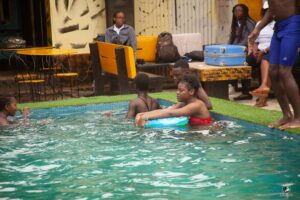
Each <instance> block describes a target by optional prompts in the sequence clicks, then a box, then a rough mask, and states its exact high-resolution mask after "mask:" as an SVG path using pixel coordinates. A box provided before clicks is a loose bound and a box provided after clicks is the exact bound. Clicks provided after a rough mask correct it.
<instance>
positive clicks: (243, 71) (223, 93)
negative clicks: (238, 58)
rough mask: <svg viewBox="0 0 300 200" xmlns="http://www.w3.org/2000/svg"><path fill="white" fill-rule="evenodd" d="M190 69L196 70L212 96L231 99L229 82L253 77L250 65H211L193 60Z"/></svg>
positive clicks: (205, 88) (207, 91)
mask: <svg viewBox="0 0 300 200" xmlns="http://www.w3.org/2000/svg"><path fill="white" fill-rule="evenodd" d="M189 65H190V70H191V71H195V72H196V73H197V74H198V76H199V80H200V82H201V84H202V86H203V88H204V90H205V91H206V93H207V95H208V96H210V97H216V98H221V99H229V94H228V84H229V82H230V81H232V80H241V79H251V70H252V68H251V67H250V66H231V67H230V66H226V67H224V66H222V67H221V66H210V65H206V64H205V63H204V62H192V63H190V64H189Z"/></svg>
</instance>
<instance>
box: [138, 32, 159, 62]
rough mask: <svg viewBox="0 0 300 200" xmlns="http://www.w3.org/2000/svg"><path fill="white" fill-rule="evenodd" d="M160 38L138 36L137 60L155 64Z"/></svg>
mask: <svg viewBox="0 0 300 200" xmlns="http://www.w3.org/2000/svg"><path fill="white" fill-rule="evenodd" d="M157 38H158V36H137V37H136V40H137V50H136V58H137V59H142V60H144V61H145V62H155V56H156V44H157Z"/></svg>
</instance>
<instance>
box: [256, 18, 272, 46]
mask: <svg viewBox="0 0 300 200" xmlns="http://www.w3.org/2000/svg"><path fill="white" fill-rule="evenodd" d="M259 23H260V21H259V22H257V25H258V24H259ZM257 25H256V26H257ZM274 25H275V21H272V22H270V23H269V24H268V25H267V26H265V27H264V28H263V29H262V30H261V31H260V34H259V36H258V38H257V40H256V42H257V43H258V49H259V50H261V51H262V50H264V49H266V48H269V47H270V44H271V40H272V36H273V33H274V30H273V28H274Z"/></svg>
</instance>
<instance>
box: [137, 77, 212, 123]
mask: <svg viewBox="0 0 300 200" xmlns="http://www.w3.org/2000/svg"><path fill="white" fill-rule="evenodd" d="M199 87H200V84H199V81H198V79H197V77H196V76H195V75H185V76H184V77H183V78H182V79H181V80H180V81H179V83H178V87H177V88H178V89H177V92H176V95H177V101H178V103H177V104H175V105H174V106H171V107H169V108H166V109H160V110H154V111H150V112H145V113H139V114H137V116H136V118H135V122H136V125H137V126H139V127H143V126H144V125H145V124H146V121H147V120H149V119H159V118H168V117H181V116H188V117H189V124H190V125H191V126H209V125H211V124H212V118H211V117H210V114H209V111H208V109H207V107H206V106H205V104H204V102H203V101H201V100H200V99H198V98H197V91H198V90H199Z"/></svg>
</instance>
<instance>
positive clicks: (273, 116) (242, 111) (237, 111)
mask: <svg viewBox="0 0 300 200" xmlns="http://www.w3.org/2000/svg"><path fill="white" fill-rule="evenodd" d="M151 96H152V97H154V98H160V99H165V100H168V101H173V102H175V101H176V95H175V92H161V93H153V94H151ZM134 98H136V94H130V95H117V96H97V97H82V98H73V99H66V100H59V101H48V102H38V103H25V104H19V105H18V107H19V108H21V109H22V108H24V107H29V108H32V109H39V108H51V107H64V106H80V105H86V104H98V103H112V102H119V101H129V100H131V99H134ZM210 99H211V101H212V104H213V110H212V111H213V112H215V113H217V114H221V115H224V116H228V117H232V118H236V119H239V120H244V121H248V122H252V123H255V124H261V125H268V124H269V123H271V122H273V121H275V120H278V119H279V118H280V117H281V113H280V112H278V111H270V110H264V109H260V108H256V107H252V106H247V105H242V104H238V103H235V102H231V101H227V100H223V99H216V98H212V97H211V98H210ZM288 131H289V132H291V133H297V134H300V129H292V130H288Z"/></svg>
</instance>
